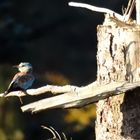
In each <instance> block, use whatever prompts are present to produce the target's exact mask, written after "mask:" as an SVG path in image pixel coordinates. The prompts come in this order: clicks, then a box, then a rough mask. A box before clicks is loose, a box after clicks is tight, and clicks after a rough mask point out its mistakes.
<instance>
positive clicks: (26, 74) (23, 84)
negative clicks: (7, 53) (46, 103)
mask: <svg viewBox="0 0 140 140" xmlns="http://www.w3.org/2000/svg"><path fill="white" fill-rule="evenodd" d="M14 67H16V68H18V70H19V72H18V73H17V74H16V75H15V76H14V78H13V80H12V81H11V83H10V85H9V87H8V89H7V90H6V91H5V93H4V96H6V95H7V94H8V93H9V92H11V91H18V90H19V91H23V92H24V93H26V90H27V89H28V88H29V87H31V86H32V84H33V82H34V79H35V78H34V76H33V75H32V69H33V68H32V65H31V64H30V63H28V62H21V63H20V64H19V65H17V66H14Z"/></svg>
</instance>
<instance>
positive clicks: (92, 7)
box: [68, 2, 124, 21]
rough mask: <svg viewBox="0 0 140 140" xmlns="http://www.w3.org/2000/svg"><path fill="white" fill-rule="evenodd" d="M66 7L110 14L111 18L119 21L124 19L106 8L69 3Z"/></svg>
mask: <svg viewBox="0 0 140 140" xmlns="http://www.w3.org/2000/svg"><path fill="white" fill-rule="evenodd" d="M68 5H69V6H74V7H82V8H86V9H89V10H91V11H95V12H100V13H106V14H110V15H112V16H115V17H116V18H118V19H119V20H121V21H123V19H124V17H123V16H122V15H120V14H118V13H116V12H114V11H112V10H110V9H107V8H101V7H97V6H93V5H90V4H85V3H79V2H69V3H68Z"/></svg>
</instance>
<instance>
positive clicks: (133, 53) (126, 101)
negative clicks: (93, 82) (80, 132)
mask: <svg viewBox="0 0 140 140" xmlns="http://www.w3.org/2000/svg"><path fill="white" fill-rule="evenodd" d="M97 36H98V52H97V65H98V72H97V81H98V82H99V83H100V84H106V83H110V82H112V81H116V82H117V81H128V82H135V81H139V80H140V28H139V26H136V25H133V24H130V25H128V24H125V23H122V22H121V24H120V22H119V21H117V20H116V19H114V20H112V19H109V18H108V19H106V20H105V22H104V24H103V25H99V26H98V27H97ZM139 92H140V91H139V89H135V90H134V91H133V92H132V91H131V92H130V94H125V93H124V94H121V95H117V96H114V97H109V98H108V99H104V100H100V101H99V102H98V103H97V121H96V140H139V139H140V94H139Z"/></svg>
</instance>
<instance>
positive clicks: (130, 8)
mask: <svg viewBox="0 0 140 140" xmlns="http://www.w3.org/2000/svg"><path fill="white" fill-rule="evenodd" d="M135 4H136V0H129V2H128V6H127V9H126V11H125V13H124V15H123V17H124V21H128V20H129V18H130V16H131V14H132V12H133V9H134V6H135Z"/></svg>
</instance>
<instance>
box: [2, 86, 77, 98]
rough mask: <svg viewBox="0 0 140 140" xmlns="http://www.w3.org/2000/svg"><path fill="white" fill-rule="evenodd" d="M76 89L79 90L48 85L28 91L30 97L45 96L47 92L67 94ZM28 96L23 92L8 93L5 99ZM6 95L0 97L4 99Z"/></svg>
mask: <svg viewBox="0 0 140 140" xmlns="http://www.w3.org/2000/svg"><path fill="white" fill-rule="evenodd" d="M76 88H78V87H77V86H72V85H65V86H55V85H46V86H43V87H40V88H37V89H29V90H27V94H28V95H33V96H35V95H40V94H44V93H47V92H51V93H53V94H59V93H65V92H72V91H74V90H75V89H76ZM27 94H25V93H24V92H21V91H14V92H10V93H8V94H7V95H6V96H5V97H10V96H19V97H22V96H26V95H27ZM3 96H4V93H1V94H0V97H3Z"/></svg>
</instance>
